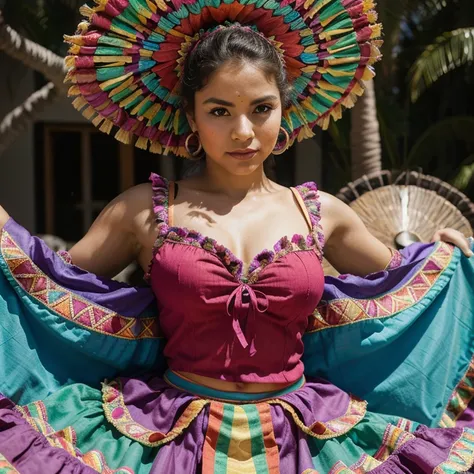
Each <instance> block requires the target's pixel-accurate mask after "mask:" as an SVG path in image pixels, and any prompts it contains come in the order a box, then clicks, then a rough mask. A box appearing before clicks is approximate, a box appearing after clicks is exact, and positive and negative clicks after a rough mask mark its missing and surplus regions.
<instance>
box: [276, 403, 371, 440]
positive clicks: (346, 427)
mask: <svg viewBox="0 0 474 474" xmlns="http://www.w3.org/2000/svg"><path fill="white" fill-rule="evenodd" d="M268 403H270V404H272V405H280V406H281V407H282V408H283V409H285V410H286V411H287V412H288V413H289V414H290V415H291V416H292V417H293V421H294V422H295V423H296V425H297V426H298V427H299V428H300V430H301V431H303V433H306V434H307V435H309V436H312V437H313V438H317V439H330V438H336V437H338V436H341V435H343V434H345V433H347V432H349V431H350V430H351V429H352V428H354V426H355V425H357V423H359V422H360V421H361V420H362V419H363V418H364V416H365V413H366V411H367V402H366V401H364V400H358V399H356V398H355V397H352V396H351V399H350V401H349V405H348V407H347V410H346V413H344V415H342V416H340V417H338V418H334V419H333V420H329V421H325V422H322V421H316V422H315V423H313V424H312V425H310V426H306V425H305V424H304V422H303V421H302V420H301V418H300V416H299V415H298V413H297V412H296V410H295V409H294V408H293V406H292V405H290V404H289V403H288V402H285V401H284V400H278V399H275V400H270V401H268Z"/></svg>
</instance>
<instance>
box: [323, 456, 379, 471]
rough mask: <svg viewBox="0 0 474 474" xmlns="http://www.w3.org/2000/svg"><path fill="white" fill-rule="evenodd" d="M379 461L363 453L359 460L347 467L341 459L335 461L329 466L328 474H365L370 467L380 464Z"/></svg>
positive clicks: (373, 467)
mask: <svg viewBox="0 0 474 474" xmlns="http://www.w3.org/2000/svg"><path fill="white" fill-rule="evenodd" d="M380 464H382V463H381V462H379V461H377V460H376V459H374V458H373V457H371V456H369V455H367V454H363V455H362V456H361V458H360V459H359V461H357V462H356V463H355V464H352V465H351V466H350V467H347V466H346V464H345V463H344V462H342V461H337V463H336V464H334V466H333V467H332V468H331V470H330V471H329V472H328V474H366V473H368V472H370V471H371V470H372V469H375V468H376V467H378V466H380Z"/></svg>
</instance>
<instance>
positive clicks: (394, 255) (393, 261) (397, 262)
mask: <svg viewBox="0 0 474 474" xmlns="http://www.w3.org/2000/svg"><path fill="white" fill-rule="evenodd" d="M389 250H390V254H391V257H390V261H389V262H388V263H387V266H386V267H385V268H384V270H393V269H395V268H398V267H400V266H401V265H402V263H403V257H402V254H401V253H400V252H399V251H398V250H395V249H392V248H390V249H389Z"/></svg>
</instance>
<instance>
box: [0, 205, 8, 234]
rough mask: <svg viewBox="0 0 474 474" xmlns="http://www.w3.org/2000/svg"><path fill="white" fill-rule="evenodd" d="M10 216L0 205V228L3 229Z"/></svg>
mask: <svg viewBox="0 0 474 474" xmlns="http://www.w3.org/2000/svg"><path fill="white" fill-rule="evenodd" d="M8 219H10V216H9V215H8V214H7V211H5V209H3V207H2V206H0V230H2V229H3V226H4V225H5V224H6V223H7V221H8Z"/></svg>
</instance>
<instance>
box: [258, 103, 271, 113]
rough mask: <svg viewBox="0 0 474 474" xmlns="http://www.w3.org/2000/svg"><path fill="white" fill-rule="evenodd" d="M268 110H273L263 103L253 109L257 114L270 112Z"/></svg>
mask: <svg viewBox="0 0 474 474" xmlns="http://www.w3.org/2000/svg"><path fill="white" fill-rule="evenodd" d="M270 110H273V108H272V107H271V106H270V105H265V104H262V105H259V106H258V107H257V108H256V109H255V112H256V113H257V114H265V113H267V112H270Z"/></svg>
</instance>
